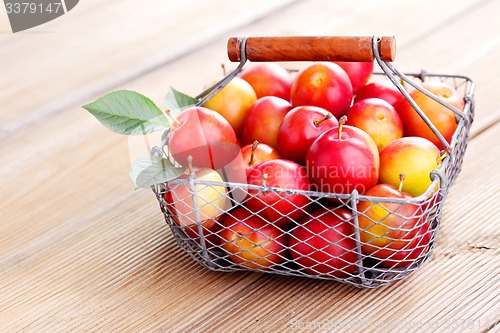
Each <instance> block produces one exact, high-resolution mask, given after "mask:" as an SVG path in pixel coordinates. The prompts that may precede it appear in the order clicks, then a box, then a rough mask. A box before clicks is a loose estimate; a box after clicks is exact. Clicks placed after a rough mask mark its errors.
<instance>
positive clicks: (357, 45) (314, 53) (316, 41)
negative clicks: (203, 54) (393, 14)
mask: <svg viewBox="0 0 500 333" xmlns="http://www.w3.org/2000/svg"><path fill="white" fill-rule="evenodd" d="M373 38H374V37H372V36H369V37H355V36H348V37H341V36H324V37H302V36H293V37H248V38H247V39H246V47H245V50H246V56H247V59H248V60H250V61H255V62H264V61H373V60H374V59H375V57H374V55H373V48H372V43H373ZM242 41H243V38H242V37H231V38H229V40H228V43H227V54H228V56H229V60H231V61H233V62H237V61H240V60H241V53H240V52H241V43H242ZM378 49H379V53H380V57H381V58H382V60H383V61H388V62H392V61H394V58H395V56H396V40H395V38H394V37H381V38H380V40H379V41H378Z"/></svg>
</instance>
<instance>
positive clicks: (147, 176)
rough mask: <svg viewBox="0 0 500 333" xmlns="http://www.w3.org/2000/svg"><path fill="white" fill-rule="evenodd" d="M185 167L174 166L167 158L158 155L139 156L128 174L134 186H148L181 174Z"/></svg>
mask: <svg viewBox="0 0 500 333" xmlns="http://www.w3.org/2000/svg"><path fill="white" fill-rule="evenodd" d="M185 170H186V168H183V167H182V168H176V167H175V166H174V165H173V164H172V162H170V161H169V160H168V159H166V158H163V157H159V156H150V157H141V158H138V159H137V160H135V161H134V162H133V163H132V165H131V167H130V170H129V175H130V178H131V179H132V181H133V182H134V184H135V186H136V188H140V187H142V188H148V187H150V186H151V185H155V184H161V183H165V182H168V181H170V180H172V179H175V178H177V177H179V176H180V175H182V174H183V173H184V171H185Z"/></svg>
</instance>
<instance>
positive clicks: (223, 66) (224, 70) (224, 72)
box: [220, 64, 227, 77]
mask: <svg viewBox="0 0 500 333" xmlns="http://www.w3.org/2000/svg"><path fill="white" fill-rule="evenodd" d="M220 67H222V75H223V76H224V77H226V75H227V71H226V65H224V64H220Z"/></svg>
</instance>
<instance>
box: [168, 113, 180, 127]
mask: <svg viewBox="0 0 500 333" xmlns="http://www.w3.org/2000/svg"><path fill="white" fill-rule="evenodd" d="M165 114H166V115H167V117H168V118H169V119H170V120H172V121H173V122H174V123H175V124H176V125H177V126H179V125H182V123H181V122H180V121H179V119H177V118H176V117H175V116H174V115H173V114H172V111H170V109H167V110H165Z"/></svg>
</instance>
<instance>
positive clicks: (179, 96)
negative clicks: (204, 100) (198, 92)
mask: <svg viewBox="0 0 500 333" xmlns="http://www.w3.org/2000/svg"><path fill="white" fill-rule="evenodd" d="M164 102H165V108H166V109H168V110H170V112H172V114H173V115H174V116H177V115H178V114H179V113H180V112H181V111H182V110H184V109H186V108H188V107H190V106H193V105H195V104H196V103H198V100H197V99H196V98H194V97H191V96H189V95H186V94H184V93H181V92H180V91H177V90H175V89H174V88H172V87H170V89H169V90H168V92H167V95H166V96H165V100H164Z"/></svg>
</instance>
